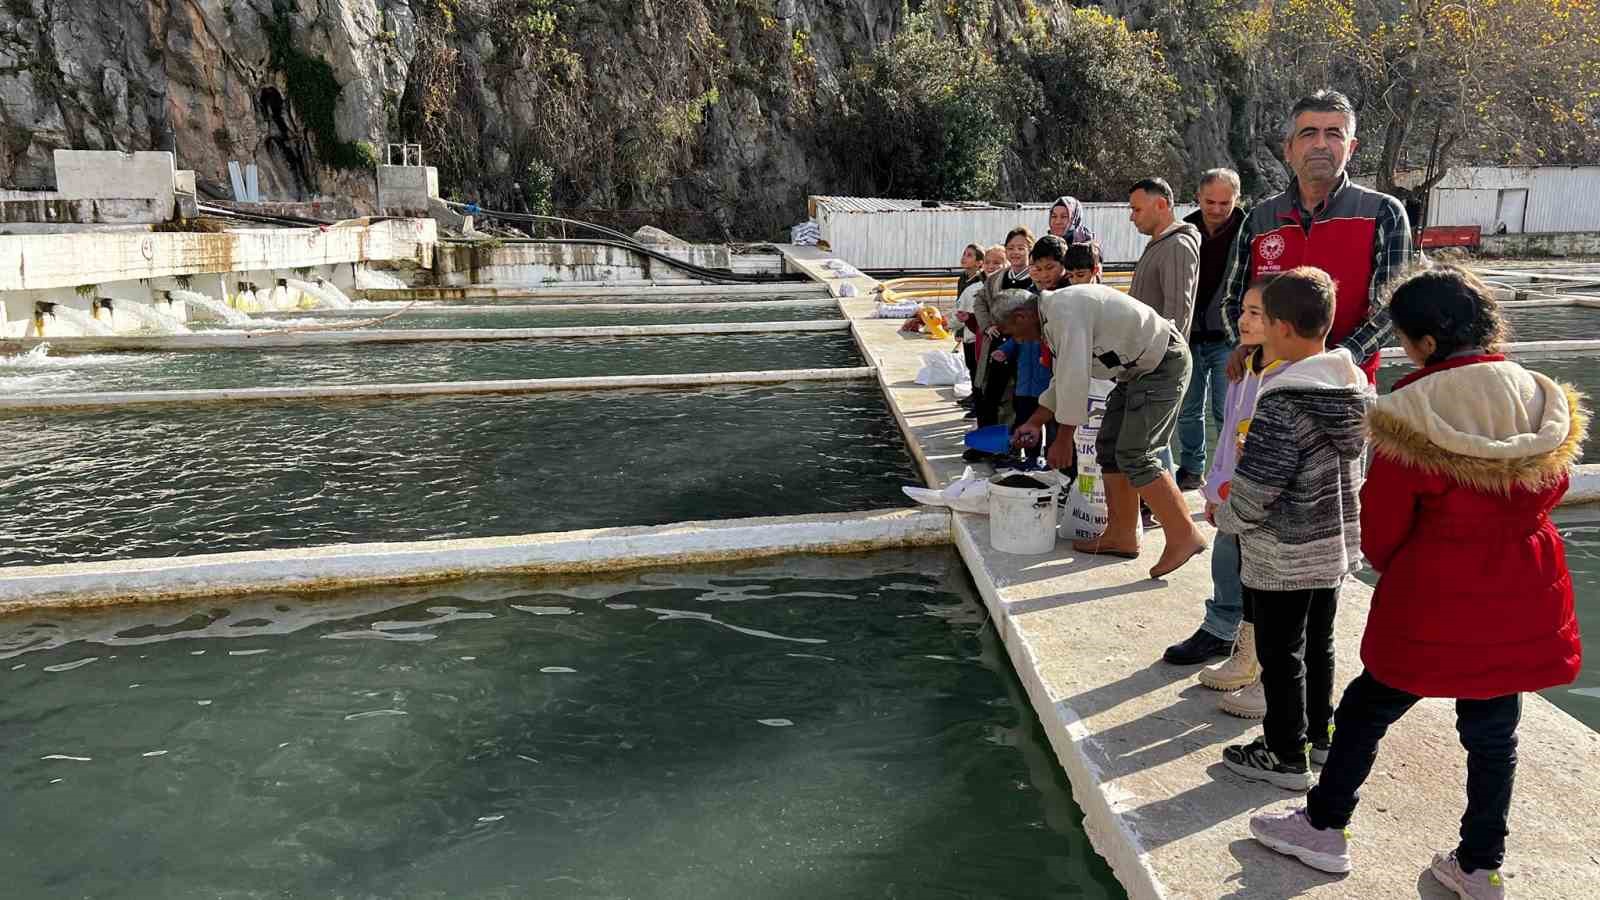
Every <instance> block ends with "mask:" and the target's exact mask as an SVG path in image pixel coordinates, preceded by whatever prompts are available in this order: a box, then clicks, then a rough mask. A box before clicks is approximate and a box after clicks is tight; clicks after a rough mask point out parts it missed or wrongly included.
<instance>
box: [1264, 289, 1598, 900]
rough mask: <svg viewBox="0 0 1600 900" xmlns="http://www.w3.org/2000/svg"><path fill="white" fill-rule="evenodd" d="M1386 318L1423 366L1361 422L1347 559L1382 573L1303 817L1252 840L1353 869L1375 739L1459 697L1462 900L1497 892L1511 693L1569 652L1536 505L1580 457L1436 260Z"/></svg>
mask: <svg viewBox="0 0 1600 900" xmlns="http://www.w3.org/2000/svg"><path fill="white" fill-rule="evenodd" d="M1389 312H1390V316H1391V317H1392V318H1393V320H1394V324H1395V328H1396V331H1397V333H1398V334H1399V336H1400V343H1401V346H1402V347H1404V348H1405V351H1406V355H1407V356H1408V357H1410V358H1411V361H1412V362H1413V363H1415V364H1416V365H1417V366H1418V367H1419V369H1420V371H1417V372H1415V373H1413V374H1411V375H1409V376H1407V377H1406V378H1404V379H1403V380H1401V381H1400V383H1399V384H1397V385H1395V388H1394V391H1393V392H1392V393H1390V394H1388V395H1386V396H1383V397H1380V398H1379V399H1378V401H1377V403H1376V404H1375V405H1374V406H1373V408H1372V411H1371V413H1370V414H1369V416H1368V428H1369V431H1370V432H1371V436H1372V445H1373V449H1374V450H1375V451H1376V453H1375V456H1374V458H1373V461H1372V468H1371V470H1370V471H1369V473H1368V476H1367V481H1366V485H1365V486H1364V487H1363V488H1362V491H1361V550H1362V553H1363V554H1364V555H1365V556H1366V558H1367V561H1368V562H1369V563H1371V564H1372V567H1373V568H1374V569H1376V570H1378V572H1379V573H1380V577H1379V580H1378V588H1377V591H1376V592H1375V593H1374V595H1373V598H1372V611H1371V613H1370V614H1369V615H1368V617H1367V630H1366V635H1365V637H1364V638H1363V639H1362V642H1361V661H1362V662H1363V663H1364V664H1365V666H1366V671H1364V672H1362V673H1361V675H1360V676H1359V677H1357V678H1356V679H1355V681H1353V682H1351V684H1350V686H1349V687H1348V688H1346V690H1345V693H1344V698H1343V700H1341V702H1340V703H1339V711H1338V713H1337V714H1336V716H1335V718H1334V723H1335V730H1334V733H1333V746H1332V748H1331V750H1330V751H1329V754H1328V760H1327V763H1326V765H1325V767H1324V769H1323V773H1322V779H1321V781H1320V782H1319V783H1318V785H1317V786H1316V787H1315V788H1314V789H1312V791H1311V795H1310V797H1309V798H1308V804H1307V806H1306V808H1305V809H1304V810H1295V811H1292V812H1288V813H1279V814H1271V815H1264V816H1257V817H1255V818H1254V819H1252V820H1251V833H1252V834H1254V835H1255V837H1256V838H1257V839H1258V840H1260V841H1261V842H1262V843H1264V844H1266V845H1267V846H1269V847H1271V848H1272V849H1274V850H1278V851H1279V852H1282V853H1288V854H1290V855H1292V856H1295V857H1297V858H1299V859H1300V860H1301V861H1302V862H1305V863H1307V864H1308V865H1311V866H1314V867H1316V868H1319V869H1323V870H1325V871H1331V872H1347V871H1349V870H1350V856H1349V849H1348V847H1347V845H1346V842H1345V834H1344V829H1345V826H1346V825H1348V824H1349V822H1350V818H1351V815H1352V813H1354V811H1355V807H1356V799H1357V797H1356V792H1357V791H1358V789H1359V788H1360V787H1361V784H1362V783H1363V782H1364V781H1366V779H1367V775H1368V774H1369V773H1370V772H1371V771H1372V765H1373V762H1374V760H1375V759H1376V758H1377V754H1378V741H1379V740H1380V739H1382V737H1383V735H1384V733H1385V732H1386V731H1388V729H1389V726H1390V725H1392V724H1394V722H1395V721H1396V720H1398V719H1399V718H1400V717H1401V716H1403V715H1404V714H1405V713H1406V711H1407V710H1409V709H1410V708H1411V707H1412V706H1413V705H1415V704H1416V703H1417V701H1418V700H1420V699H1422V698H1423V697H1451V698H1454V699H1455V701H1456V722H1457V725H1456V727H1457V730H1458V731H1459V733H1460V737H1461V743H1462V745H1463V746H1465V747H1466V750H1467V810H1466V815H1465V816H1463V817H1462V819H1461V843H1460V844H1459V845H1458V846H1457V848H1456V850H1455V851H1454V852H1451V853H1448V854H1439V855H1437V856H1435V858H1434V861H1433V865H1432V866H1431V867H1430V871H1431V872H1432V873H1433V875H1434V877H1435V878H1437V879H1438V880H1439V881H1440V882H1441V883H1443V884H1444V885H1445V886H1446V887H1448V888H1451V889H1452V890H1454V891H1455V892H1456V894H1457V895H1458V896H1460V897H1468V898H1498V897H1503V896H1504V887H1503V886H1502V885H1501V883H1500V871H1499V870H1500V864H1501V861H1502V859H1503V857H1504V856H1505V838H1506V833H1507V831H1506V821H1507V816H1508V814H1509V812H1510V807H1511V786H1512V780H1513V777H1514V775H1515V772H1516V765H1517V722H1518V719H1519V718H1520V717H1521V713H1522V696H1521V695H1522V694H1523V693H1524V692H1526V691H1537V690H1541V689H1543V688H1548V687H1554V686H1556V685H1561V684H1568V683H1570V682H1572V680H1573V679H1574V678H1576V677H1577V674H1578V671H1579V667H1580V663H1581V655H1582V649H1581V646H1580V642H1579V638H1578V623H1577V619H1576V618H1575V617H1574V615H1573V610H1572V578H1571V575H1570V574H1569V573H1568V572H1567V560H1566V553H1565V550H1564V548H1563V547H1562V543H1561V536H1560V534H1558V533H1557V531H1556V528H1555V526H1554V525H1553V524H1552V523H1551V521H1550V516H1549V513H1550V510H1551V509H1552V508H1554V507H1555V505H1556V504H1557V502H1559V501H1560V499H1561V495H1562V494H1564V493H1566V490H1567V473H1568V471H1569V469H1570V468H1571V466H1572V465H1573V463H1575V462H1576V461H1577V460H1578V458H1579V456H1580V455H1581V453H1582V444H1583V437H1584V430H1585V427H1586V422H1587V413H1586V412H1585V411H1584V410H1583V409H1582V408H1581V407H1580V406H1579V402H1578V401H1579V398H1578V395H1577V394H1576V393H1575V392H1574V391H1573V390H1572V389H1571V388H1570V387H1567V386H1565V385H1562V384H1558V383H1557V382H1555V381H1553V380H1551V379H1550V378H1548V377H1546V376H1544V375H1541V374H1539V373H1537V372H1530V371H1528V370H1527V369H1524V368H1523V367H1521V366H1519V365H1517V364H1516V363H1514V362H1510V361H1509V360H1507V359H1506V358H1505V357H1503V356H1501V355H1499V354H1497V353H1495V352H1494V350H1495V348H1496V345H1497V344H1498V343H1499V342H1500V340H1501V339H1502V335H1503V331H1504V329H1503V327H1502V325H1501V321H1500V313H1499V310H1498V308H1497V307H1496V305H1495V302H1494V299H1493V297H1492V295H1491V294H1490V293H1489V291H1488V289H1487V288H1486V287H1484V285H1483V283H1482V282H1480V281H1479V280H1478V279H1477V278H1476V277H1475V276H1473V275H1472V274H1471V273H1470V272H1467V271H1465V270H1462V269H1456V268H1453V267H1448V266H1443V267H1437V268H1433V269H1429V270H1425V271H1423V272H1420V273H1418V274H1415V275H1412V276H1411V277H1409V278H1407V279H1406V280H1404V281H1403V282H1402V283H1401V284H1400V285H1399V286H1398V287H1397V288H1396V289H1395V291H1394V295H1393V299H1392V300H1391V301H1390V304H1389Z"/></svg>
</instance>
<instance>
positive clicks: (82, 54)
mask: <svg viewBox="0 0 1600 900" xmlns="http://www.w3.org/2000/svg"><path fill="white" fill-rule="evenodd" d="M563 4H564V8H566V9H567V10H568V11H569V13H568V16H567V18H566V19H564V20H563V21H567V22H568V23H569V24H570V31H569V32H567V33H564V34H562V35H560V36H559V38H560V41H559V43H560V44H561V46H563V47H564V48H565V49H564V50H563V51H559V52H555V53H552V52H550V51H549V47H550V46H553V45H554V43H555V42H552V41H551V40H550V38H549V36H548V35H547V34H546V33H544V32H541V31H540V25H539V20H538V18H537V16H536V15H534V13H536V12H537V11H538V10H541V9H549V8H552V7H557V6H563ZM1039 5H1040V6H1043V5H1044V4H1039ZM953 6H954V4H952V7H953ZM1104 6H1105V7H1106V9H1107V10H1108V11H1109V12H1112V13H1116V14H1123V15H1127V16H1129V17H1130V24H1133V25H1134V26H1135V27H1150V28H1155V29H1157V30H1158V31H1161V32H1163V37H1164V39H1166V40H1169V41H1172V42H1178V41H1181V40H1183V35H1182V34H1181V32H1178V31H1172V28H1171V27H1170V25H1169V24H1168V23H1166V22H1165V21H1164V20H1163V18H1162V17H1161V16H1159V15H1156V14H1155V13H1156V8H1157V7H1158V6H1163V4H1154V3H1152V2H1147V0H1146V2H1141V0H1129V2H1121V3H1118V2H1107V3H1105V4H1104ZM993 7H994V11H995V13H994V19H993V23H992V25H991V27H990V29H989V31H990V35H989V38H990V39H991V40H993V41H995V42H996V44H997V46H998V45H999V43H1000V42H1002V41H1005V40H1007V36H1008V35H1009V34H1010V33H1012V30H1013V29H1014V28H1016V27H1019V23H1021V22H1022V21H1023V20H1024V18H1025V15H1026V9H1027V7H1026V4H1025V2H1024V0H1000V2H997V3H994V4H993ZM904 11H905V4H904V3H903V2H902V0H683V2H663V0H641V2H637V3H621V2H613V0H99V2H95V3H87V2H72V0H0V186H3V187H20V188H48V187H51V186H52V185H53V182H54V175H53V169H52V165H51V151H53V150H55V149H56V148H60V147H71V148H79V149H121V150H145V149H172V150H174V151H175V152H176V154H177V158H178V164H179V166H180V167H182V168H186V169H193V170H195V172H196V175H197V184H198V188H199V190H200V193H201V194H202V196H211V197H216V198H223V199H225V198H228V197H229V196H231V189H230V188H229V182H228V170H227V165H228V162H229V161H230V160H237V161H239V162H240V163H242V164H243V163H255V164H256V165H257V166H258V167H259V170H260V183H261V189H262V192H263V194H264V195H265V196H266V197H268V198H269V199H280V200H289V199H306V198H310V197H313V196H318V195H324V196H339V197H343V198H347V199H349V200H352V201H354V202H355V203H356V204H357V205H358V207H361V208H370V206H371V204H372V201H373V200H374V194H375V184H374V172H373V171H372V169H371V166H370V164H371V163H372V162H373V161H381V159H382V158H383V156H384V146H385V144H386V143H387V142H390V141H394V142H400V141H418V140H420V141H423V142H424V143H426V144H428V146H429V148H430V149H429V152H430V154H431V156H430V158H429V159H427V162H428V163H429V164H430V165H439V166H440V169H441V181H442V184H443V185H444V187H445V191H446V193H447V194H448V193H450V192H452V191H459V192H461V193H462V194H463V197H464V198H465V199H477V200H479V201H480V202H481V203H483V205H484V206H486V207H495V206H499V205H505V206H507V207H510V208H520V209H529V208H531V206H533V205H535V204H538V203H541V202H547V201H551V200H553V202H554V204H555V205H556V206H561V207H576V208H580V209H581V208H586V207H606V208H657V207H673V208H677V209H686V210H693V211H698V213H699V214H701V215H702V221H700V222H698V223H689V224H687V225H685V224H675V225H674V226H673V229H674V230H675V231H682V232H685V233H686V234H687V236H692V237H705V236H708V235H712V234H716V233H718V232H720V230H721V229H722V228H724V227H726V228H727V229H729V230H730V231H731V232H732V233H733V234H734V235H736V236H738V237H741V238H750V239H760V238H772V237H777V236H779V235H781V234H783V233H785V231H786V229H787V226H788V225H789V224H792V223H793V222H795V221H799V220H800V219H803V218H804V215H805V204H804V198H805V196H806V194H808V193H826V192H828V191H829V190H830V189H833V188H832V186H833V185H836V184H838V183H840V182H839V179H838V177H837V176H838V175H839V174H840V173H839V172H838V171H837V170H836V168H835V167H836V166H838V165H839V163H837V162H833V161H830V160H829V159H828V156H827V154H825V153H821V152H819V149H820V147H821V145H822V137H823V136H821V135H819V134H818V133H817V129H816V126H815V125H814V122H813V120H811V119H809V118H808V117H807V115H806V112H807V110H806V109H805V108H803V107H804V101H803V99H801V98H803V97H804V96H805V95H806V92H808V91H815V90H816V89H817V88H818V87H819V86H821V87H825V86H827V85H829V84H835V83H838V80H839V79H840V78H841V76H842V75H844V74H845V73H846V72H848V70H849V68H850V67H851V66H852V65H855V64H857V63H859V62H861V61H863V60H864V59H866V58H867V57H868V56H869V55H870V54H871V52H872V50H873V48H875V47H876V46H878V45H879V44H881V43H883V42H884V41H886V40H888V39H890V38H891V37H892V36H893V35H894V34H895V33H896V32H897V30H898V29H900V28H901V27H902V26H903V24H904V22H903V16H904V14H905V12H904ZM1168 18H1170V17H1168ZM1169 31H1170V32H1172V33H1171V34H1167V33H1166V32H1169ZM541 35H543V36H541ZM697 36H698V37H697ZM540 41H546V43H545V44H540V43H539V42H540ZM563 53H564V54H565V55H563ZM790 54H793V58H794V59H795V60H803V65H802V64H799V63H796V64H793V65H791V64H789V63H788V62H787V59H788V58H789V56H790ZM775 57H781V58H782V59H783V60H784V61H785V62H784V64H783V65H781V66H774V65H773V64H772V63H773V60H774V58H775ZM1169 58H1170V59H1171V60H1172V62H1173V65H1174V69H1175V70H1176V71H1177V73H1178V75H1179V77H1180V80H1182V81H1183V82H1184V83H1185V85H1186V88H1185V91H1186V93H1185V101H1184V102H1185V105H1186V114H1185V116H1184V117H1183V118H1182V120H1181V122H1182V127H1181V131H1180V133H1179V134H1178V135H1176V136H1175V140H1177V141H1180V142H1181V143H1182V145H1183V147H1184V149H1185V153H1186V156H1187V157H1188V162H1189V164H1190V167H1191V168H1193V169H1195V170H1198V169H1200V168H1204V167H1207V166H1210V165H1217V164H1224V163H1234V164H1238V165H1240V166H1241V168H1243V169H1245V170H1247V171H1246V175H1247V183H1250V179H1251V177H1252V175H1254V176H1255V177H1259V178H1262V179H1265V180H1267V181H1271V180H1272V179H1278V180H1280V181H1281V174H1280V173H1279V171H1278V167H1277V165H1276V162H1275V161H1274V160H1273V159H1272V156H1271V154H1270V152H1266V151H1265V150H1264V149H1263V147H1264V145H1263V143H1262V141H1261V140H1260V134H1261V133H1262V129H1263V128H1265V127H1266V124H1265V123H1264V122H1262V121H1258V119H1259V116H1260V111H1259V109H1258V106H1257V104H1255V102H1254V101H1251V100H1240V99H1238V98H1237V97H1229V96H1226V95H1225V94H1224V92H1222V91H1217V90H1209V91H1208V90H1202V89H1201V88H1203V87H1204V86H1206V85H1208V84H1211V83H1213V82H1216V81H1217V80H1218V79H1217V73H1216V72H1214V71H1212V70H1211V69H1210V68H1208V67H1210V66H1213V65H1214V64H1215V63H1214V61H1209V60H1205V59H1197V58H1192V57H1185V56H1183V55H1182V54H1174V53H1169ZM285 59H291V60H293V62H292V64H289V65H286V64H285V63H284V60H285ZM285 69H290V70H291V71H285ZM308 72H309V73H310V74H309V75H308V74H307V73H308ZM708 72H715V79H714V81H713V82H710V83H712V84H713V86H714V87H715V90H714V91H713V90H710V89H708V88H706V87H705V84H706V83H707V81H706V79H707V77H708V76H707V75H706V73H708ZM318 73H323V74H318ZM324 76H326V77H324ZM319 79H320V80H319ZM802 81H803V83H802ZM574 84H576V85H578V86H579V88H578V89H570V88H571V86H572V85H574ZM563 85H565V86H566V87H567V88H569V89H567V90H565V92H563V90H560V89H558V88H560V87H561V86H563ZM1190 85H1193V86H1198V87H1194V88H1191V87H1189V86H1190ZM573 97H577V98H579V99H578V101H577V102H576V105H575V104H574V102H573V100H572V98H573ZM441 98H443V99H442V100H441ZM429 103H432V104H433V106H432V107H431V109H432V110H433V111H434V114H435V115H436V116H440V115H442V116H444V117H445V118H446V119H447V120H448V121H449V122H451V123H452V124H451V126H450V128H452V129H455V130H454V131H449V132H448V139H445V140H441V139H440V135H438V134H433V135H431V136H423V135H418V134H416V133H415V131H416V130H417V125H416V122H417V121H418V120H419V119H418V114H419V113H418V111H419V110H422V109H424V108H427V104H429ZM319 110H320V111H321V113H320V115H321V117H320V119H319ZM572 122H578V123H582V124H581V126H578V127H577V128H576V129H574V128H573V127H572V126H571V125H570V123H572ZM319 123H321V124H319ZM563 123H569V124H563ZM646 126H648V127H646ZM1268 130H1270V129H1268ZM1026 131H1027V129H1026V128H1024V132H1026ZM575 132H581V134H576V133H575ZM563 133H565V134H569V135H572V136H573V138H572V140H570V141H567V142H566V143H567V145H568V146H569V147H570V148H571V152H570V153H569V158H565V159H559V158H553V157H554V156H556V155H557V154H555V153H554V152H552V151H550V149H549V148H550V147H551V146H552V145H554V144H558V143H560V142H559V141H555V140H553V139H552V134H554V135H556V136H557V137H559V136H560V135H561V134H563ZM662 134H668V135H674V134H676V135H679V138H678V139H676V140H673V141H663V140H661V138H660V135H662ZM580 136H581V137H582V138H583V140H578V139H577V138H578V137H580ZM341 153H342V154H343V155H342V156H341V155H340V154H341ZM440 155H443V156H444V157H445V158H444V159H440V158H439V156H440ZM1012 165H1013V166H1014V165H1015V162H1014V161H1013V163H1012ZM542 173H543V174H542ZM662 173H666V174H665V175H663V174H662ZM1173 174H1175V175H1178V176H1179V179H1180V180H1181V178H1182V175H1183V173H1173ZM1024 183H1026V180H1019V179H1016V178H1014V177H1011V176H1009V175H1007V173H1005V172H1002V178H1001V182H1000V184H1001V189H1002V190H1005V189H1006V186H1007V185H1009V184H1024ZM1061 190H1063V191H1070V186H1063V187H1062V189H1061ZM541 191H543V192H544V194H543V198H544V199H543V200H541V194H540V192H541ZM1059 192H1060V191H1058V193H1059Z"/></svg>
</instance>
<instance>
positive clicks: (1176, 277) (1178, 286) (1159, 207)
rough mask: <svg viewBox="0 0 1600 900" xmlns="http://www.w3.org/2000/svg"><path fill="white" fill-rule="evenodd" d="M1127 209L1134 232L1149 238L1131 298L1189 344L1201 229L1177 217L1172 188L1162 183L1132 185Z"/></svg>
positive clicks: (1148, 180)
mask: <svg viewBox="0 0 1600 900" xmlns="http://www.w3.org/2000/svg"><path fill="white" fill-rule="evenodd" d="M1128 207H1129V209H1130V210H1131V212H1130V213H1129V215H1128V218H1129V219H1131V220H1133V225H1134V227H1135V228H1138V229H1139V233H1140V234H1144V235H1148V236H1149V238H1150V243H1148V244H1146V245H1145V248H1144V253H1143V255H1141V256H1140V257H1139V264H1138V265H1137V266H1135V267H1134V269H1133V286H1132V287H1130V288H1128V293H1129V294H1131V295H1133V298H1134V299H1135V300H1138V301H1140V302H1142V303H1144V304H1145V305H1147V306H1149V307H1150V308H1151V309H1153V310H1155V311H1156V312H1158V313H1160V314H1161V316H1162V318H1164V319H1167V320H1168V321H1170V322H1171V323H1172V324H1173V325H1176V326H1177V328H1178V333H1179V334H1181V335H1183V339H1184V340H1186V341H1187V340H1188V339H1189V323H1190V320H1191V319H1192V318H1193V317H1194V295H1195V288H1196V287H1197V286H1198V285H1199V283H1200V229H1198V228H1196V227H1194V226H1193V225H1190V224H1189V223H1188V222H1180V221H1178V218H1177V217H1176V216H1175V215H1173V212H1172V186H1171V185H1169V184H1167V183H1166V181H1164V180H1162V179H1160V178H1146V179H1145V180H1143V181H1141V182H1139V183H1138V184H1136V185H1134V186H1133V189H1132V190H1130V191H1129V192H1128Z"/></svg>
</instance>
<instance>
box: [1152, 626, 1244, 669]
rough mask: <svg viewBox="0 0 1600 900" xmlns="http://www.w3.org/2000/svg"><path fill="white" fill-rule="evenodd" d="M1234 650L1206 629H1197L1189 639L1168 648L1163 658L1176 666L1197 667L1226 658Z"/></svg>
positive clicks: (1230, 645)
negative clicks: (1219, 658)
mask: <svg viewBox="0 0 1600 900" xmlns="http://www.w3.org/2000/svg"><path fill="white" fill-rule="evenodd" d="M1232 648H1233V645H1232V644H1230V643H1229V642H1227V641H1225V640H1223V639H1222V638H1219V637H1217V636H1216V635H1214V634H1212V633H1211V632H1209V631H1207V630H1205V629H1204V628H1197V629H1195V632H1194V634H1191V635H1189V637H1188V638H1186V639H1184V640H1183V641H1181V642H1179V643H1176V644H1173V645H1172V646H1171V647H1168V648H1167V652H1166V653H1163V654H1162V655H1161V658H1162V659H1164V660H1166V661H1167V662H1169V663H1172V664H1173V665H1175V666H1197V665H1199V664H1201V663H1205V662H1210V661H1212V660H1213V659H1217V658H1218V657H1222V656H1226V655H1227V654H1228V651H1229V650H1231V649H1232Z"/></svg>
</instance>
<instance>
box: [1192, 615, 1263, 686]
mask: <svg viewBox="0 0 1600 900" xmlns="http://www.w3.org/2000/svg"><path fill="white" fill-rule="evenodd" d="M1260 678H1261V664H1260V663H1258V662H1256V627H1255V626H1254V625H1251V624H1250V623H1249V622H1244V623H1241V624H1240V625H1239V638H1238V639H1237V640H1235V641H1234V642H1233V653H1232V654H1231V655H1230V656H1229V657H1228V658H1227V659H1225V660H1223V661H1222V662H1219V663H1217V664H1216V665H1213V666H1207V667H1205V668H1204V669H1201V670H1200V683H1201V684H1203V685H1205V686H1206V687H1208V688H1211V689H1212V690H1213V691H1237V690H1238V689H1240V688H1242V687H1245V686H1246V685H1249V684H1251V683H1253V682H1255V681H1257V680H1258V679H1260Z"/></svg>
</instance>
